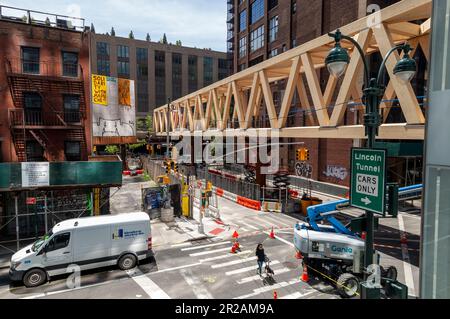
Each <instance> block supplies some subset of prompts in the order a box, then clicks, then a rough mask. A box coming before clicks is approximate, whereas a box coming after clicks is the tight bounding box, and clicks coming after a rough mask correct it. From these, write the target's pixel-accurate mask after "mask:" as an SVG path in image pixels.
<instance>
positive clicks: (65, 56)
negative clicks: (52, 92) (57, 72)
mask: <svg viewBox="0 0 450 319" xmlns="http://www.w3.org/2000/svg"><path fill="white" fill-rule="evenodd" d="M62 63H63V76H72V77H77V76H78V53H76V52H64V51H63V52H62Z"/></svg>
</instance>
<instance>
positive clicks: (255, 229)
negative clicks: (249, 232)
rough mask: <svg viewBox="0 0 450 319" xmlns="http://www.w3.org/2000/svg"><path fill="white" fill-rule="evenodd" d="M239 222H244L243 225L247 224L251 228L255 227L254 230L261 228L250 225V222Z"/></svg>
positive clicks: (241, 222)
mask: <svg viewBox="0 0 450 319" xmlns="http://www.w3.org/2000/svg"><path fill="white" fill-rule="evenodd" d="M239 223H240V224H242V225H244V226H247V227H248V228H251V229H253V230H258V229H259V228H257V227H255V226H252V225H250V224H249V223H247V222H243V221H240V222H239Z"/></svg>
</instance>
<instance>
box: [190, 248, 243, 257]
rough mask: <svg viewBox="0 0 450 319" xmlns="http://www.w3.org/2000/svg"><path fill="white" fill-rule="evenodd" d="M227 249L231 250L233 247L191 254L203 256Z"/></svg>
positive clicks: (192, 255)
mask: <svg viewBox="0 0 450 319" xmlns="http://www.w3.org/2000/svg"><path fill="white" fill-rule="evenodd" d="M241 247H242V245H241ZM226 250H231V247H225V248H219V249H213V250H207V251H202V252H199V253H194V254H189V256H191V257H196V256H203V255H209V254H214V253H217V252H220V251H226Z"/></svg>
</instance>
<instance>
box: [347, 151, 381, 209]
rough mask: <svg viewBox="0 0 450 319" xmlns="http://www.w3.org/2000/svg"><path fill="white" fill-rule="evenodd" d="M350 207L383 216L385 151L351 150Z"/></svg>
mask: <svg viewBox="0 0 450 319" xmlns="http://www.w3.org/2000/svg"><path fill="white" fill-rule="evenodd" d="M351 158H352V172H351V185H350V205H351V206H353V207H357V208H361V209H365V210H369V211H372V212H374V213H378V214H382V215H383V214H384V210H385V209H384V200H385V189H386V150H372V149H365V148H353V149H352V157H351Z"/></svg>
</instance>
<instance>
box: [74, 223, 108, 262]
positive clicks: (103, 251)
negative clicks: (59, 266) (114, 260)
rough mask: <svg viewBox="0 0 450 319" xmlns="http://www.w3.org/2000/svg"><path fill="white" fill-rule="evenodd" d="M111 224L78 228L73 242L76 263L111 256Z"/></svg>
mask: <svg viewBox="0 0 450 319" xmlns="http://www.w3.org/2000/svg"><path fill="white" fill-rule="evenodd" d="M109 228H110V226H109V225H105V226H93V227H86V228H78V229H75V230H74V234H75V236H74V237H75V238H74V239H75V240H74V242H73V245H72V247H73V249H74V258H73V261H74V263H75V264H77V263H79V262H83V261H94V260H96V259H104V258H107V257H109V256H111V244H110V239H109Z"/></svg>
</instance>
